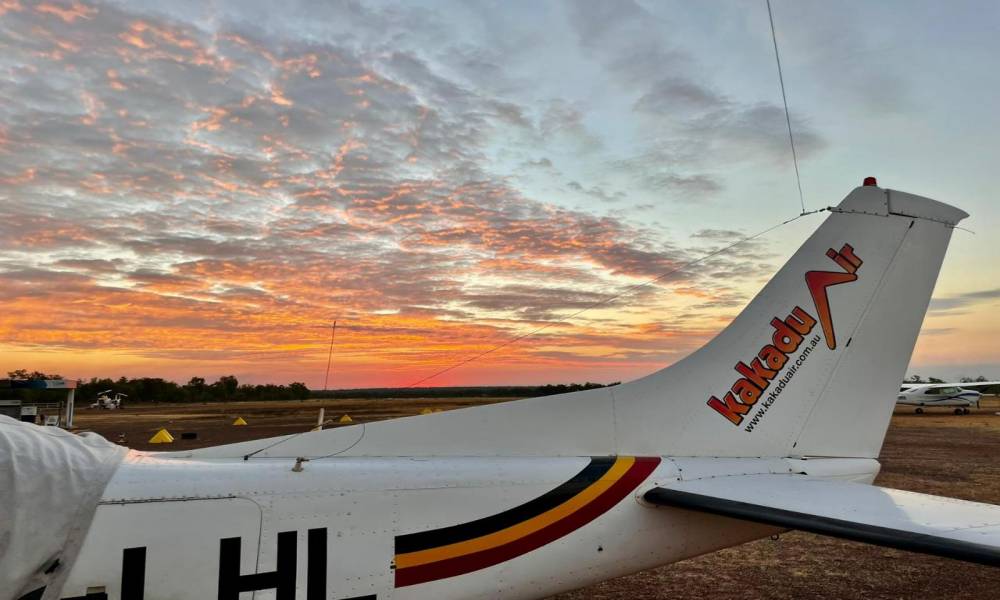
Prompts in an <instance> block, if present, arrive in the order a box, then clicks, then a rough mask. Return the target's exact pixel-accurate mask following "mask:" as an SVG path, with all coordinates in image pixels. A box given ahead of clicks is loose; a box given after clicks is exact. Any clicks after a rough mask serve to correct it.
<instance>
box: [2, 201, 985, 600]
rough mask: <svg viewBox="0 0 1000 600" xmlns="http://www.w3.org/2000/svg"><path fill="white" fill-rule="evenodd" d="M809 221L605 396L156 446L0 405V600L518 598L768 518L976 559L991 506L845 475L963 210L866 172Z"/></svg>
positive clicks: (759, 528)
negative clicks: (693, 330) (726, 316)
mask: <svg viewBox="0 0 1000 600" xmlns="http://www.w3.org/2000/svg"><path fill="white" fill-rule="evenodd" d="M830 212H831V214H830V215H829V217H828V218H827V219H826V220H825V221H824V223H823V224H822V225H821V226H820V227H819V228H818V230H817V231H816V232H814V233H813V235H812V236H811V237H810V238H809V239H808V240H807V241H806V242H805V243H804V244H803V246H802V247H801V248H800V249H799V250H798V252H796V253H795V254H794V255H793V256H792V258H791V259H790V260H789V261H788V263H787V264H786V265H784V266H783V267H782V268H781V269H780V270H779V271H778V273H777V274H776V275H775V276H774V278H773V279H772V280H771V281H770V282H769V283H768V284H767V285H766V286H765V287H764V289H763V290H762V291H761V292H760V293H759V294H758V295H757V297H756V298H754V299H753V301H751V302H750V304H749V305H747V307H746V308H745V309H744V310H743V312H742V313H741V314H740V315H739V316H738V317H737V318H736V319H735V320H734V321H733V322H732V323H730V324H729V326H728V327H726V328H725V329H724V330H723V331H722V332H721V333H720V334H719V335H718V336H717V337H716V338H715V339H713V340H712V341H711V342H709V343H708V344H707V345H705V346H704V347H703V348H701V349H700V350H698V351H696V352H694V353H693V354H691V355H690V356H688V357H687V358H685V359H683V360H681V361H679V362H678V363H676V364H674V365H672V366H670V367H667V368H665V369H662V370H660V371H658V372H655V373H653V374H651V375H648V376H646V377H643V378H641V379H639V380H636V381H633V382H630V383H626V384H622V385H618V386H614V387H607V388H600V389H594V390H587V391H581V392H573V393H569V394H563V395H557V396H547V397H543V398H534V399H528V400H521V401H516V402H509V403H502V404H495V405H490V406H482V407H475V408H468V409H463V410H455V411H449V412H443V413H435V414H430V415H423V416H415V417H409V418H404V419H396V420H389V421H382V422H376V423H361V424H357V425H353V426H349V427H342V428H337V429H333V430H325V431H314V432H305V433H301V434H294V435H287V436H282V437H276V438H270V439H266V440H257V441H252V442H244V443H238V444H229V445H224V446H217V447H210V448H204V449H200V450H192V451H183V452H168V453H147V452H136V451H130V452H127V453H126V451H125V450H124V449H122V448H120V447H118V446H115V445H114V444H110V443H108V442H106V441H104V440H103V439H102V438H98V437H93V436H75V435H72V434H69V433H66V432H52V431H50V428H37V427H34V426H31V425H26V424H19V423H17V422H15V421H12V420H10V419H4V418H0V460H6V461H10V462H12V463H13V465H12V468H0V478H7V479H0V511H3V514H2V517H3V518H2V519H0V540H5V545H4V544H0V598H15V599H21V600H37V599H42V600H47V599H50V598H64V599H65V598H70V597H71V598H74V599H78V598H89V599H98V598H101V599H108V598H110V599H112V600H166V599H180V598H193V599H199V600H201V599H206V598H218V599H219V600H237V599H241V598H242V599H249V598H251V595H253V597H256V598H260V597H266V598H276V599H277V600H293V599H299V600H319V599H337V600H343V599H348V598H350V599H361V598H364V599H369V600H371V599H378V600H386V599H389V598H392V599H397V600H411V599H413V600H416V599H434V600H443V599H459V598H461V599H476V598H478V599H487V598H489V599H493V598H510V599H528V598H544V597H546V596H549V595H551V594H555V593H558V592H562V591H565V590H569V589H573V588H578V587H581V586H586V585H589V584H592V583H594V582H597V581H600V580H603V579H607V578H611V577H617V576H620V575H624V574H626V573H631V572H635V571H639V570H642V569H647V568H650V567H654V566H658V565H663V564H667V563H671V562H675V561H679V560H683V559H685V558H689V557H692V556H696V555H699V554H703V553H706V552H712V551H714V550H717V549H720V548H726V547H729V546H734V545H737V544H741V543H744V542H747V541H750V540H754V539H758V538H762V537H766V536H769V535H773V534H775V533H778V532H781V531H784V530H787V529H801V530H805V531H812V532H816V533H821V534H826V535H831V536H837V537H843V538H847V539H852V540H860V541H864V542H870V543H873V544H880V545H884V546H890V547H894V548H901V549H905V550H912V551H917V552H924V553H928V554H935V555H940V556H947V557H951V558H956V559H960V560H966V561H972V562H977V563H982V564H986V565H993V566H1000V506H994V505H988V504H981V503H975V502H966V501H961V500H953V499H949V498H942V497H938V496H930V495H926V494H916V493H911V492H903V491H899V490H893V489H887V488H882V487H877V486H873V485H871V483H872V481H873V479H874V478H875V475H876V474H877V473H878V470H879V463H878V462H877V460H876V458H877V457H878V455H879V449H880V448H881V445H882V441H883V439H884V436H885V432H886V428H887V427H888V423H889V419H890V416H891V414H892V411H893V405H894V403H893V401H892V400H891V399H892V395H893V393H894V392H895V391H896V390H897V389H898V385H899V381H900V380H901V379H902V377H903V375H904V370H905V369H906V366H907V363H908V362H909V358H910V354H911V352H912V350H913V346H914V343H915V341H916V338H917V334H918V332H919V331H920V326H921V322H922V320H923V317H924V313H925V312H926V309H927V305H928V302H929V300H930V297H931V292H932V290H933V287H934V283H935V281H936V279H937V275H938V271H939V269H940V266H941V263H942V260H943V258H944V254H945V250H946V248H947V245H948V241H949V239H950V237H951V233H952V230H953V228H954V226H955V224H956V223H958V222H959V221H960V220H961V219H963V218H964V217H966V216H967V215H966V214H965V213H964V212H962V211H961V210H958V209H956V208H953V207H951V206H948V205H946V204H942V203H940V202H936V201H934V200H930V199H927V198H922V197H919V196H915V195H912V194H907V193H903V192H897V191H895V190H888V189H881V188H879V187H876V186H874V185H866V186H863V187H860V188H857V189H855V190H854V191H852V192H851V193H850V194H849V195H848V196H847V197H846V199H844V200H843V201H842V202H841V203H840V204H839V205H838V206H836V207H831V208H830ZM0 466H3V465H0ZM956 468H960V467H956ZM258 594H260V595H258Z"/></svg>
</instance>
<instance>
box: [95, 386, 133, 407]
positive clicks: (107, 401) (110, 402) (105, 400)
mask: <svg viewBox="0 0 1000 600" xmlns="http://www.w3.org/2000/svg"><path fill="white" fill-rule="evenodd" d="M111 392H112V390H104V391H103V392H100V393H99V394H98V395H97V402H94V403H93V404H91V405H90V408H103V409H106V410H117V409H119V408H121V407H122V404H123V403H124V402H125V398H128V394H123V393H121V392H118V393H117V394H115V395H114V396H113V397H112V396H111Z"/></svg>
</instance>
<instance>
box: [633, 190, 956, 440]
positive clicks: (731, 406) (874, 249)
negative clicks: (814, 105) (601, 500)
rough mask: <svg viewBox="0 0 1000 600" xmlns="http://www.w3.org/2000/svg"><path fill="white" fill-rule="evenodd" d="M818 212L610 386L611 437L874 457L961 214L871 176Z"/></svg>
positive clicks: (951, 208)
mask: <svg viewBox="0 0 1000 600" xmlns="http://www.w3.org/2000/svg"><path fill="white" fill-rule="evenodd" d="M830 211H831V214H830V216H829V217H828V218H827V219H826V221H825V222H824V223H823V224H822V225H821V226H820V228H819V229H818V230H817V231H816V232H815V233H814V234H813V235H812V236H811V237H810V238H809V239H808V240H807V241H806V242H805V244H803V246H802V247H801V248H800V249H799V251H798V252H796V253H795V255H794V256H793V257H792V258H791V259H790V260H789V261H788V263H787V264H786V265H785V266H784V267H782V269H781V270H780V271H779V272H778V273H777V274H776V275H775V276H774V278H773V279H772V280H771V281H770V282H769V283H768V284H767V285H766V286H765V287H764V289H763V290H761V292H760V293H759V294H758V295H757V297H756V298H754V300H753V301H752V302H751V303H750V304H749V305H748V306H747V307H746V309H744V311H743V312H742V313H741V314H740V315H739V316H738V317H737V318H736V319H735V320H734V321H733V322H732V323H731V324H730V325H729V326H728V327H727V328H726V329H725V330H724V331H723V332H722V333H720V334H719V335H718V336H717V337H716V338H715V339H713V340H712V341H711V342H709V343H708V344H707V345H706V346H705V347H703V348H702V349H701V350H699V351H697V352H695V353H694V354H692V355H691V356H689V357H687V358H686V359H684V360H683V361H680V362H679V363H677V364H676V365H673V366H671V367H669V368H667V369H664V370H662V371H660V372H657V373H654V374H652V375H650V376H648V377H646V378H644V379H641V380H639V381H636V382H634V383H633V384H631V385H629V386H628V388H627V389H622V390H620V391H619V390H616V392H615V394H616V404H615V407H616V415H617V423H616V432H617V438H618V441H619V444H620V445H621V446H623V447H627V448H629V449H630V451H635V452H642V451H653V450H654V449H662V448H663V444H662V442H656V441H654V440H656V437H657V431H659V432H669V433H670V435H671V436H672V438H673V439H671V440H669V441H667V442H666V446H667V448H668V449H669V450H670V451H671V452H677V453H683V454H692V455H705V454H713V453H714V454H718V455H725V456H774V455H801V456H810V455H811V456H859V457H875V456H877V455H878V451H879V448H880V447H881V444H882V439H883V437H884V435H885V430H886V428H887V426H888V421H889V417H890V415H891V412H892V407H893V405H894V403H895V398H896V393H897V391H898V385H899V382H900V381H901V380H902V378H903V376H904V374H905V370H906V366H907V364H908V363H909V359H910V355H911V353H912V352H913V346H914V344H915V342H916V338H917V334H918V333H919V331H920V326H921V323H922V322H923V318H924V314H925V313H926V311H927V305H928V303H929V301H930V297H931V292H932V291H933V289H934V283H935V281H936V280H937V275H938V271H939V269H940V267H941V262H942V260H943V258H944V254H945V250H946V248H947V246H948V241H949V239H950V238H951V232H952V230H953V228H954V224H955V223H957V222H958V221H960V220H961V219H962V218H964V217H966V216H967V215H966V214H965V213H964V212H962V211H960V210H958V209H955V208H953V207H950V206H947V205H945V204H942V203H940V202H936V201H934V200H930V199H928V198H921V197H919V196H914V195H912V194H906V193H903V192H897V191H894V190H885V189H881V188H878V187H875V186H864V187H859V188H857V189H855V190H854V191H853V192H851V194H850V195H848V196H847V198H845V199H844V201H843V202H841V204H840V205H839V206H838V207H835V208H831V209H830ZM664 399H669V400H668V401H666V402H664ZM652 415H656V417H657V418H655V419H654V418H651V417H652ZM660 435H661V437H662V433H661V434H660Z"/></svg>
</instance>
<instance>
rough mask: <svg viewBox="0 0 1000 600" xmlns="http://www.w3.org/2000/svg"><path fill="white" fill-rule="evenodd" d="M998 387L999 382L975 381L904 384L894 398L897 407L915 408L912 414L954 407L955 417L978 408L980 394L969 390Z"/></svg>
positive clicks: (981, 395)
mask: <svg viewBox="0 0 1000 600" xmlns="http://www.w3.org/2000/svg"><path fill="white" fill-rule="evenodd" d="M993 385H1000V381H975V382H969V383H904V384H903V385H902V386H901V387H900V388H899V395H898V396H896V405H897V406H915V407H916V408H915V409H914V412H915V413H917V414H918V415H919V414H923V412H924V408H934V407H945V408H950V407H954V410H955V414H956V415H967V414H969V407H970V406H975V407H976V408H979V400H980V398H982V397H983V394H982V392H979V391H977V390H973V389H969V388H974V387H988V386H993Z"/></svg>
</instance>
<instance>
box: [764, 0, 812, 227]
mask: <svg viewBox="0 0 1000 600" xmlns="http://www.w3.org/2000/svg"><path fill="white" fill-rule="evenodd" d="M766 1H767V18H768V20H769V21H770V22H771V41H772V42H774V60H775V62H776V63H778V83H779V84H780V85H781V102H782V104H784V105H785V124H786V125H788V145H789V146H791V147H792V164H793V165H794V166H795V183H796V184H797V185H798V186H799V206H800V207H801V208H802V214H805V212H806V201H805V196H803V195H802V177H801V176H800V175H799V158H798V156H797V155H796V154H795V136H793V135H792V119H791V117H790V116H789V115H788V97H787V96H786V95H785V77H784V76H783V75H782V73H781V55H780V54H779V53H778V36H777V35H776V34H775V33H774V14H773V13H772V12H771V0H766Z"/></svg>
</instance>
